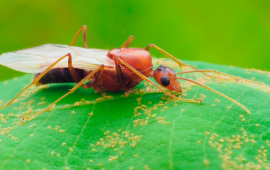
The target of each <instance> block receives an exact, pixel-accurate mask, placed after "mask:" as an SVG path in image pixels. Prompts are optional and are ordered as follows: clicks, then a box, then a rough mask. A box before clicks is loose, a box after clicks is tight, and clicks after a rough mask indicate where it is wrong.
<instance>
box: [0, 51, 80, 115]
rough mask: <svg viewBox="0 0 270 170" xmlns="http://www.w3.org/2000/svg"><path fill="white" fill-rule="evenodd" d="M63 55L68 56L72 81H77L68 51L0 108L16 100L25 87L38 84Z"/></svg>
mask: <svg viewBox="0 0 270 170" xmlns="http://www.w3.org/2000/svg"><path fill="white" fill-rule="evenodd" d="M65 57H68V68H69V71H70V74H71V76H72V78H73V79H74V81H78V82H79V77H78V75H77V73H76V72H75V70H74V68H73V66H72V57H71V54H70V53H68V54H66V55H64V56H62V57H60V58H59V59H58V60H56V61H55V62H54V63H53V64H52V65H51V66H49V67H48V68H47V69H46V70H45V71H43V72H42V73H41V74H40V75H38V76H37V77H36V78H35V79H34V81H33V82H32V83H31V84H29V85H28V86H26V87H25V88H24V89H23V90H22V91H21V92H20V93H19V94H17V95H16V96H15V97H14V98H13V99H12V100H11V101H9V102H8V103H7V104H5V105H4V106H2V107H0V110H1V109H3V108H5V107H7V106H9V105H10V104H11V103H12V102H13V101H14V100H16V99H17V98H18V97H19V96H20V95H21V94H22V93H23V92H24V91H25V90H26V89H28V88H29V87H31V86H32V85H34V84H38V82H39V80H40V79H41V78H42V77H43V76H44V75H45V74H47V73H48V72H49V71H50V70H51V69H52V68H53V67H54V66H55V65H56V64H57V63H59V62H60V61H61V60H63V59H64V58H65Z"/></svg>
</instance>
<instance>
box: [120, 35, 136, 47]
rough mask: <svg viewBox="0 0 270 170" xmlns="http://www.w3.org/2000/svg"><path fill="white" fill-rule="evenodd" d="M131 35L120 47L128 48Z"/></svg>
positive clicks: (131, 39) (131, 38)
mask: <svg viewBox="0 0 270 170" xmlns="http://www.w3.org/2000/svg"><path fill="white" fill-rule="evenodd" d="M133 38H134V37H133V36H132V35H131V36H130V37H129V38H128V39H127V40H126V42H125V43H124V44H123V45H122V46H121V48H128V47H129V45H130V43H131V42H132V41H133Z"/></svg>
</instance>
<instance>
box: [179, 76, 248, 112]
mask: <svg viewBox="0 0 270 170" xmlns="http://www.w3.org/2000/svg"><path fill="white" fill-rule="evenodd" d="M176 78H177V79H181V80H186V81H189V82H192V83H194V84H197V85H199V86H201V87H203V88H206V89H207V90H210V91H212V92H214V93H216V94H218V95H220V96H222V97H224V98H226V99H228V100H230V101H232V102H233V103H235V104H237V105H238V106H240V107H241V108H242V109H244V110H245V111H246V112H247V113H248V114H250V111H249V110H248V109H247V108H246V107H245V106H243V105H242V104H241V103H239V102H238V101H236V100H234V99H232V98H230V97H228V96H226V95H225V94H223V93H220V92H218V91H216V90H214V89H212V88H210V87H208V86H206V85H204V84H201V83H199V82H197V81H194V80H191V79H187V78H184V77H176Z"/></svg>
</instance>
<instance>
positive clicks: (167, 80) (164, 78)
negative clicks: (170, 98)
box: [160, 76, 170, 86]
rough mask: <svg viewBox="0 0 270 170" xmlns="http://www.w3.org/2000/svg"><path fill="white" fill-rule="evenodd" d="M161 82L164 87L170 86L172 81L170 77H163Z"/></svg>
mask: <svg viewBox="0 0 270 170" xmlns="http://www.w3.org/2000/svg"><path fill="white" fill-rule="evenodd" d="M160 81H161V84H162V85H163V86H168V85H169V84H170V79H169V77H168V76H162V77H161V79H160Z"/></svg>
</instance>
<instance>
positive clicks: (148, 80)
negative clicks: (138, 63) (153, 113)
mask: <svg viewBox="0 0 270 170" xmlns="http://www.w3.org/2000/svg"><path fill="white" fill-rule="evenodd" d="M116 60H119V62H121V63H122V64H123V65H125V66H126V67H127V68H129V69H130V70H131V71H133V72H134V73H136V74H137V75H138V76H139V77H140V78H142V79H143V80H145V81H147V82H148V83H150V84H152V85H154V86H156V87H157V88H158V89H159V90H160V91H162V92H163V93H165V94H166V95H167V96H170V97H172V98H173V99H177V100H182V101H186V102H193V103H201V102H202V100H201V99H196V100H192V99H183V98H180V97H176V96H174V95H172V94H170V93H168V92H166V91H165V90H164V89H162V88H161V87H159V86H158V85H156V84H155V83H154V82H153V81H151V80H150V79H148V78H147V77H145V76H144V75H143V74H142V73H140V72H139V71H137V70H136V69H135V68H133V67H132V66H130V65H129V64H128V63H126V62H125V61H123V60H121V59H118V58H117V59H116Z"/></svg>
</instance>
